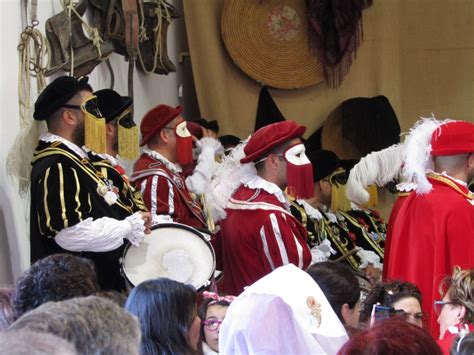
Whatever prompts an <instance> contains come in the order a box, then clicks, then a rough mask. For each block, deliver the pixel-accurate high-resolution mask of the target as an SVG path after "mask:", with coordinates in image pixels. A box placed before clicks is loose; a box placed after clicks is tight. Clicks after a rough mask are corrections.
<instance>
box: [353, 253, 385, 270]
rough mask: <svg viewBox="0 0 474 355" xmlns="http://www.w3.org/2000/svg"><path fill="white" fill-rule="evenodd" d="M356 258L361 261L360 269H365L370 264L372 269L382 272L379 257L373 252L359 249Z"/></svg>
mask: <svg viewBox="0 0 474 355" xmlns="http://www.w3.org/2000/svg"><path fill="white" fill-rule="evenodd" d="M357 256H358V257H359V258H360V260H361V264H360V266H359V268H360V269H365V268H366V267H367V266H368V265H369V264H372V266H373V267H374V268H376V269H380V270H382V268H383V264H382V263H381V262H380V257H379V256H378V255H377V254H375V253H374V252H373V251H371V250H364V249H362V248H360V249H359V251H358V252H357Z"/></svg>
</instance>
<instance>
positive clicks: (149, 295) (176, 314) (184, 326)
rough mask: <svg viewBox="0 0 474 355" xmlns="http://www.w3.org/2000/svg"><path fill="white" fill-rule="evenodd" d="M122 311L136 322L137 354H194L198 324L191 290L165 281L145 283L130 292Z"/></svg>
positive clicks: (193, 293) (194, 297)
mask: <svg viewBox="0 0 474 355" xmlns="http://www.w3.org/2000/svg"><path fill="white" fill-rule="evenodd" d="M125 309H126V310H127V311H129V312H130V313H132V314H134V315H135V316H137V317H138V320H139V321H140V325H141V330H142V341H141V344H140V354H142V355H148V354H194V353H197V350H198V343H199V331H200V326H201V320H200V319H199V317H198V315H197V309H196V291H195V290H194V287H192V286H190V285H185V284H183V283H181V282H177V281H174V280H171V279H167V278H159V279H155V280H148V281H145V282H142V283H141V284H139V285H138V286H136V287H135V288H134V289H133V290H132V292H131V293H130V295H129V296H128V299H127V302H126V304H125Z"/></svg>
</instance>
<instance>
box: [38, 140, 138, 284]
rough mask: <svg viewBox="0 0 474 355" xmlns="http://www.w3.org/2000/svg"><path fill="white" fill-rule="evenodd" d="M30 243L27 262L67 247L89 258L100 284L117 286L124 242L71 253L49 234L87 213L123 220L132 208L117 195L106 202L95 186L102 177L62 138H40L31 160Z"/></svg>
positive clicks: (76, 221) (99, 182)
mask: <svg viewBox="0 0 474 355" xmlns="http://www.w3.org/2000/svg"><path fill="white" fill-rule="evenodd" d="M32 166H33V167H32V172H31V207H30V244H31V262H35V261H36V260H38V259H41V258H44V257H46V256H48V255H51V254H57V253H64V252H65V253H71V254H76V255H80V256H84V257H87V258H89V259H91V260H92V261H93V262H94V263H95V265H96V271H97V274H98V278H99V284H100V286H101V288H102V289H116V290H122V289H123V288H124V281H123V278H122V277H121V275H120V264H119V259H120V257H121V256H122V254H123V250H124V248H125V245H126V244H125V243H124V244H123V245H122V246H121V247H119V248H117V249H115V250H112V251H108V252H81V253H74V252H71V251H68V250H64V249H62V248H61V247H60V246H59V245H58V244H57V243H56V242H55V239H54V237H55V236H56V234H57V233H58V232H59V231H61V230H62V229H64V228H67V227H72V226H74V225H76V224H78V223H79V222H81V221H84V220H86V219H87V218H92V219H93V220H95V219H98V218H101V217H110V218H114V219H117V220H122V219H124V218H125V217H127V216H129V215H131V214H132V213H133V209H132V208H130V207H129V206H127V205H126V204H125V203H123V202H122V201H121V200H120V199H118V200H117V201H116V203H114V204H113V205H109V204H108V203H107V202H106V200H105V199H104V196H103V193H102V195H101V193H100V191H99V188H98V187H99V184H101V185H104V180H103V178H102V177H101V176H100V174H98V172H97V171H96V169H95V168H94V167H93V165H92V164H91V162H90V161H89V160H88V159H83V158H81V157H80V156H79V155H77V154H76V153H75V152H73V151H72V150H71V149H69V148H68V147H67V146H66V145H65V144H63V143H61V142H52V143H47V142H44V141H40V142H39V144H38V146H37V148H36V151H35V154H34V157H33V161H32Z"/></svg>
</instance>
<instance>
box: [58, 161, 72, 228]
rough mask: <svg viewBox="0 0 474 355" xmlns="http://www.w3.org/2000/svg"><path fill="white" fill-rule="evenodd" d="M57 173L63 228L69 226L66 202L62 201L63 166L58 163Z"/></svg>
mask: <svg viewBox="0 0 474 355" xmlns="http://www.w3.org/2000/svg"><path fill="white" fill-rule="evenodd" d="M58 173H59V202H60V203H61V218H62V219H63V223H64V228H67V227H69V221H68V220H67V214H66V203H65V202H64V174H63V166H62V165H61V164H60V163H58Z"/></svg>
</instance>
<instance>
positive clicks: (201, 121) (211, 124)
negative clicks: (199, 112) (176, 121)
mask: <svg viewBox="0 0 474 355" xmlns="http://www.w3.org/2000/svg"><path fill="white" fill-rule="evenodd" d="M191 122H194V123H196V124H198V125H200V126H202V127H204V128H206V129H210V130H211V131H213V132H215V133H219V123H218V122H217V121H216V120H212V121H208V120H206V119H205V118H202V117H200V118H195V119H193V120H191Z"/></svg>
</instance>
